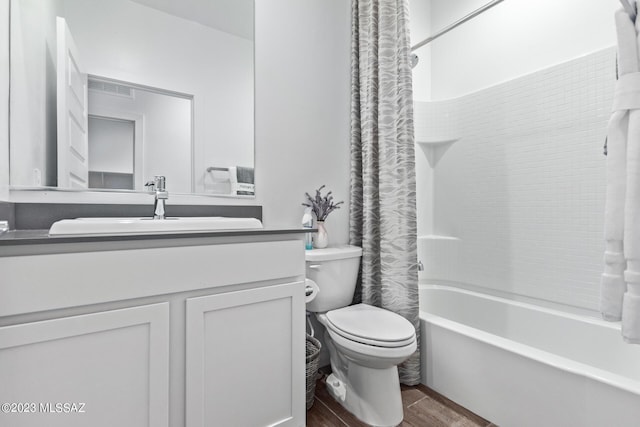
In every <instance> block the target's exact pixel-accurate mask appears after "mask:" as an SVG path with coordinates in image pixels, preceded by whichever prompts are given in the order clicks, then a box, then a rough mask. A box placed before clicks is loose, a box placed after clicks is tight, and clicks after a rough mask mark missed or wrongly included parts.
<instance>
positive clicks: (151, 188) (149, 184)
mask: <svg viewBox="0 0 640 427" xmlns="http://www.w3.org/2000/svg"><path fill="white" fill-rule="evenodd" d="M144 186H145V187H147V188H148V190H149V191H156V182H155V181H147V182H146V184H144Z"/></svg>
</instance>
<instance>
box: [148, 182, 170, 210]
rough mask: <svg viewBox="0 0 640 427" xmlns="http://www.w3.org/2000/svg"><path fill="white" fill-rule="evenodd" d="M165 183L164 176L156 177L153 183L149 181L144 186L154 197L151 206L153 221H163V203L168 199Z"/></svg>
mask: <svg viewBox="0 0 640 427" xmlns="http://www.w3.org/2000/svg"><path fill="white" fill-rule="evenodd" d="M166 181H167V180H166V178H165V177H164V176H161V175H156V176H155V177H154V179H153V181H149V182H147V183H146V184H145V185H144V186H145V187H149V192H151V193H154V194H155V197H156V200H155V203H154V205H153V219H164V203H165V200H167V199H168V198H169V193H168V192H167V189H166Z"/></svg>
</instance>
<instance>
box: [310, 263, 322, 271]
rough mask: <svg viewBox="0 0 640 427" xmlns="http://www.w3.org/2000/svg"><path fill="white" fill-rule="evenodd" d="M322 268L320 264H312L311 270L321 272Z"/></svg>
mask: <svg viewBox="0 0 640 427" xmlns="http://www.w3.org/2000/svg"><path fill="white" fill-rule="evenodd" d="M320 267H322V266H321V265H320V264H311V265H310V266H309V268H310V269H312V270H320Z"/></svg>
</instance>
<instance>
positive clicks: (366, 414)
mask: <svg viewBox="0 0 640 427" xmlns="http://www.w3.org/2000/svg"><path fill="white" fill-rule="evenodd" d="M346 378H347V380H346V381H342V380H340V379H338V376H336V375H335V374H331V375H329V376H328V377H327V381H326V384H327V390H328V391H329V394H331V396H332V397H333V398H334V399H335V400H336V401H338V402H339V403H340V404H341V405H342V406H344V408H345V409H346V410H347V411H349V412H351V413H352V414H353V415H355V416H356V417H357V418H358V419H359V420H360V421H363V422H365V423H367V424H369V425H371V426H376V427H392V426H397V425H398V424H400V423H401V422H402V419H403V417H404V413H403V410H402V398H401V394H400V381H399V379H398V368H397V367H396V366H392V367H390V368H385V369H374V368H368V367H365V366H361V365H358V364H356V363H353V362H351V361H350V362H348V367H347V372H346Z"/></svg>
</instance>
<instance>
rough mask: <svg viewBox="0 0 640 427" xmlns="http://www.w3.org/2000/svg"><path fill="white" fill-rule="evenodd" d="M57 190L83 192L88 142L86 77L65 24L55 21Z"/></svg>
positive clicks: (85, 183) (58, 18) (87, 178)
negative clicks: (58, 188) (56, 58)
mask: <svg viewBox="0 0 640 427" xmlns="http://www.w3.org/2000/svg"><path fill="white" fill-rule="evenodd" d="M56 26H57V44H58V46H57V55H58V75H57V80H58V81H57V86H58V93H57V98H58V105H57V107H58V187H63V188H87V187H88V183H89V159H88V158H89V155H88V154H89V143H88V141H89V139H88V131H87V128H88V102H87V73H85V72H84V68H83V67H82V65H81V61H80V58H79V57H78V48H77V47H76V44H75V42H74V41H73V37H72V36H71V32H70V31H69V27H68V26H67V22H66V21H65V19H64V18H61V17H57V21H56Z"/></svg>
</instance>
